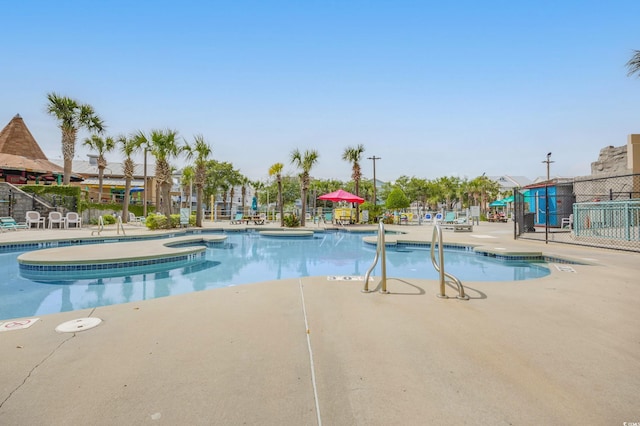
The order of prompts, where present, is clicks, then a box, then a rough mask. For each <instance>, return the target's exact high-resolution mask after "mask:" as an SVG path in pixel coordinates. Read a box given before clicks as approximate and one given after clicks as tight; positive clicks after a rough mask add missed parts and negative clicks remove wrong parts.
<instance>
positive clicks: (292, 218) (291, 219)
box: [284, 214, 300, 228]
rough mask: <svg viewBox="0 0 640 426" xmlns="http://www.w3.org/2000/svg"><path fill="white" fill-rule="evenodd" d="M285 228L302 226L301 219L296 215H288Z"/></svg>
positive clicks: (285, 218) (285, 219)
mask: <svg viewBox="0 0 640 426" xmlns="http://www.w3.org/2000/svg"><path fill="white" fill-rule="evenodd" d="M284 226H286V227H287V228H297V227H298V226H300V219H298V216H296V215H295V214H288V215H286V216H285V217H284Z"/></svg>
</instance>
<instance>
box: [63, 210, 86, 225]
mask: <svg viewBox="0 0 640 426" xmlns="http://www.w3.org/2000/svg"><path fill="white" fill-rule="evenodd" d="M71 224H73V225H75V227H76V228H80V227H82V218H81V217H80V215H79V214H78V213H76V212H67V216H66V217H65V219H64V227H65V228H69V225H71Z"/></svg>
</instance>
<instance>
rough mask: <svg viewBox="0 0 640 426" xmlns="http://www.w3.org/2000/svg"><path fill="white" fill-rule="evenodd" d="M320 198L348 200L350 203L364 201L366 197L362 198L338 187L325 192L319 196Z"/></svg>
mask: <svg viewBox="0 0 640 426" xmlns="http://www.w3.org/2000/svg"><path fill="white" fill-rule="evenodd" d="M318 200H327V201H346V202H348V203H358V204H362V203H364V198H360V197H358V196H357V195H353V194H352V193H350V192H347V191H345V190H343V189H338V190H337V191H333V192H330V193H328V194H324V195H321V196H319V197H318Z"/></svg>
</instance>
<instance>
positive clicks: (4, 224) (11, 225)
mask: <svg viewBox="0 0 640 426" xmlns="http://www.w3.org/2000/svg"><path fill="white" fill-rule="evenodd" d="M0 227H1V228H2V229H3V230H5V229H12V230H14V231H17V230H18V229H28V228H29V226H28V225H27V224H26V223H18V222H16V220H15V219H14V218H12V217H10V216H7V217H0Z"/></svg>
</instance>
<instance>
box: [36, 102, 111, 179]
mask: <svg viewBox="0 0 640 426" xmlns="http://www.w3.org/2000/svg"><path fill="white" fill-rule="evenodd" d="M47 100H48V101H49V104H48V105H47V113H48V114H50V115H52V116H54V117H56V118H57V119H58V121H59V122H60V124H59V127H60V130H61V131H62V157H63V158H64V178H63V181H62V183H63V184H64V185H69V182H70V181H71V166H72V162H73V156H74V155H75V150H76V140H77V137H78V130H79V129H81V128H84V129H86V130H88V131H90V132H95V133H102V132H103V131H104V127H105V126H104V122H103V121H102V119H101V118H100V117H99V116H98V115H97V114H96V113H95V111H94V110H93V107H92V106H91V105H88V104H79V103H78V102H77V101H76V100H74V99H71V98H69V97H66V96H60V95H58V94H56V93H53V92H52V93H48V94H47Z"/></svg>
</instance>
